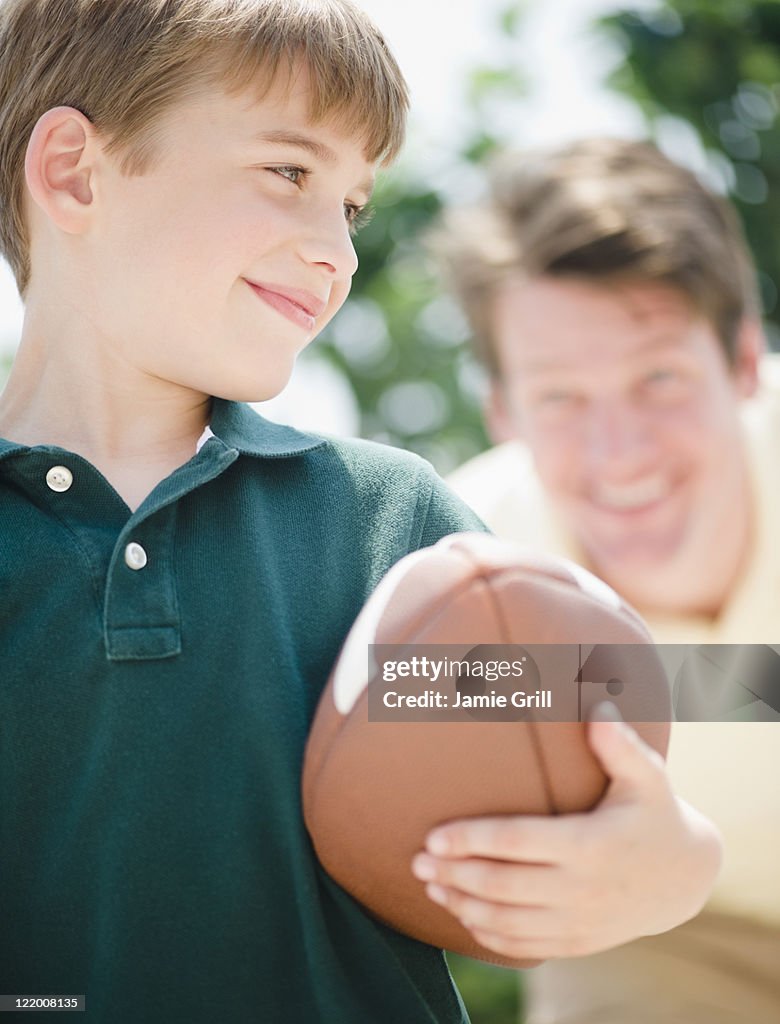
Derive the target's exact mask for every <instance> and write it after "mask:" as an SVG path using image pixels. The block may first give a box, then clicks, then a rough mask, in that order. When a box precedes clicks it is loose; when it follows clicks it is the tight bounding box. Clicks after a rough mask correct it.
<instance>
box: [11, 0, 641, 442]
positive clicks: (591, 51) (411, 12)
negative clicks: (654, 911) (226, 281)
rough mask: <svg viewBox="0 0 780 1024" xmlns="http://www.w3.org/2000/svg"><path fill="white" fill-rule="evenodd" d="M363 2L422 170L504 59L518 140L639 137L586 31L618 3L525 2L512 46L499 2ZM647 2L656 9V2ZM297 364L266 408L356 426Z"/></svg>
mask: <svg viewBox="0 0 780 1024" xmlns="http://www.w3.org/2000/svg"><path fill="white" fill-rule="evenodd" d="M358 2H359V3H360V4H361V6H362V7H363V8H364V9H365V10H366V11H368V13H369V14H370V15H371V16H372V17H373V19H374V20H375V21H376V23H377V24H378V25H379V27H380V28H381V29H382V31H383V33H384V35H385V36H386V38H387V40H388V42H389V43H390V46H391V47H392V49H393V51H394V53H395V55H396V57H397V59H398V61H399V64H400V65H401V68H402V69H403V71H404V73H405V75H406V77H407V80H408V81H409V84H410V87H411V91H412V108H413V114H412V119H411V126H410V136H409V145H408V147H407V154H406V160H407V161H410V162H411V161H414V163H415V165H418V164H419V167H420V168H421V170H422V172H423V173H424V172H425V169H426V168H427V167H428V166H430V167H439V168H440V167H441V166H442V165H443V164H445V165H446V158H447V155H448V153H449V151H450V150H451V148H453V146H454V142H453V140H454V139H456V138H457V137H458V134H459V133H458V125H459V124H460V123H461V120H462V116H463V114H462V97H461V92H460V90H461V88H462V83H463V80H464V74H465V72H466V71H468V70H469V69H471V68H474V67H476V66H483V65H490V64H491V62H493V63H495V62H496V61H505V60H506V59H507V58H509V59H512V60H517V61H518V64H519V66H520V67H521V68H522V70H523V71H524V73H525V74H526V75H527V76H528V78H529V79H530V83H531V94H530V97H529V100H528V101H527V102H524V103H523V108H522V109H523V115H522V122H521V123H520V122H518V123H517V124H516V125H515V124H509V125H504V126H503V128H504V130H505V131H508V133H509V134H510V137H512V139H513V141H516V142H517V143H518V144H523V145H528V144H535V143H549V142H557V141H564V140H566V139H570V138H573V137H575V136H578V135H586V134H592V133H595V132H605V133H614V134H621V135H637V134H640V133H641V130H642V125H641V121H640V119H639V117H638V115H637V113H636V111H635V110H634V109H633V108H632V107H631V105H630V104H628V103H627V102H626V101H625V100H621V99H619V98H617V97H615V96H614V95H612V94H610V93H608V92H607V91H606V90H605V89H603V88H602V87H600V85H599V83H600V82H601V81H602V80H603V78H604V76H605V74H606V73H607V71H608V70H609V68H610V67H611V66H613V64H614V63H615V62H616V59H617V55H616V53H615V51H614V49H613V48H612V47H611V46H609V45H607V44H605V43H604V42H603V41H599V42H596V41H594V40H593V38H592V37H590V36H589V35H588V33H587V32H586V31H585V27H586V25H587V23H588V21H589V19H590V18H591V17H593V16H594V15H595V14H598V13H601V12H604V11H608V10H611V9H614V8H615V7H617V6H620V4H619V3H618V2H617V0H535V2H534V0H529V4H528V6H529V11H530V13H529V15H528V16H527V18H526V22H525V24H526V31H525V34H524V36H523V37H522V39H521V40H520V41H519V42H517V41H516V42H514V43H512V44H506V43H505V42H503V41H502V38H501V36H500V34H499V31H498V29H497V27H496V26H497V22H498V12H499V11H501V10H503V9H504V8H505V7H506V6H507V4H506V3H505V2H503V0H358ZM636 2H637V0H634V4H635V5H636ZM640 2H641V0H640ZM644 2H645V5H646V6H654V2H653V0H644ZM507 45H509V48H508V49H507ZM431 173H433V171H431ZM21 324H22V306H21V302H20V301H19V298H18V295H17V293H16V287H15V285H14V282H13V278H12V276H11V273H10V271H9V269H8V267H7V265H6V264H5V263H4V262H3V261H2V260H0V352H3V351H5V352H8V351H13V349H14V347H15V345H16V339H17V338H18V336H19V333H20V331H21ZM315 344H316V342H315ZM299 369H301V370H302V372H299V373H296V375H295V377H294V378H293V381H292V383H291V385H290V386H289V387H288V389H287V392H285V394H284V395H282V396H280V398H279V399H276V400H274V403H272V404H270V405H267V406H266V410H265V411H266V412H267V414H268V415H273V416H274V417H278V418H280V419H287V420H288V421H293V420H294V421H295V422H296V423H298V424H299V425H301V426H303V427H309V428H310V429H314V428H315V427H316V428H317V429H320V430H323V431H334V432H354V430H356V422H357V421H356V417H355V413H354V403H353V402H352V401H351V395H350V393H349V390H348V389H345V388H344V386H343V384H341V385H340V384H339V382H338V381H333V379H332V371H329V370H328V369H327V368H326V367H318V366H315V365H314V364H313V363H312V362H309V364H308V365H304V366H302V367H301V368H299Z"/></svg>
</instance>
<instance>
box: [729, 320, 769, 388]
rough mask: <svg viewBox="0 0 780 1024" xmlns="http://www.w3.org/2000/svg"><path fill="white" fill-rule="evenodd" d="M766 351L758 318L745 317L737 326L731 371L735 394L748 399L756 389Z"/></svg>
mask: <svg viewBox="0 0 780 1024" xmlns="http://www.w3.org/2000/svg"><path fill="white" fill-rule="evenodd" d="M765 351H766V339H765V337H764V330H763V328H762V326H761V321H760V320H759V319H758V317H745V318H744V319H743V320H742V322H741V324H740V325H739V330H738V332H737V339H736V346H735V349H734V369H733V371H732V373H733V376H734V382H735V385H736V388H737V394H738V395H739V396H740V398H750V396H751V395H754V394H755V392H756V389H757V387H758V368H759V363H760V362H761V357H762V356H763V355H764V352H765Z"/></svg>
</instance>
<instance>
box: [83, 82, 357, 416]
mask: <svg viewBox="0 0 780 1024" xmlns="http://www.w3.org/2000/svg"><path fill="white" fill-rule="evenodd" d="M162 138H163V139H164V140H165V141H164V153H163V156H162V158H161V159H160V161H159V162H158V164H157V165H156V166H155V167H154V168H153V169H152V170H150V171H149V172H147V173H145V174H143V175H141V176H138V177H123V176H122V175H121V174H120V173H119V170H118V160H117V159H114V158H109V157H108V156H106V155H105V154H101V158H100V161H99V166H98V173H97V176H96V177H95V179H94V181H95V188H94V189H93V194H94V196H95V199H96V202H97V205H96V208H95V216H94V220H93V222H92V224H91V230H90V231H89V232H87V233H86V235H85V237H84V244H85V245H86V246H88V247H90V248H89V253H88V256H89V259H88V262H87V263H86V266H87V267H88V277H89V279H88V280H85V281H83V282H80V292H81V296H83V298H84V301H85V308H84V309H83V313H84V314H86V316H87V317H88V320H89V323H90V328H91V329H95V330H96V331H97V332H98V334H99V335H100V337H101V338H102V343H103V344H107V345H108V346H109V347H110V348H111V349H112V351H113V354H114V355H116V356H117V357H118V358H119V361H120V363H121V362H124V361H126V363H127V364H128V365H129V366H130V367H132V368H133V369H138V370H140V371H141V372H143V373H145V374H149V375H151V376H153V377H156V378H159V379H162V380H165V381H170V382H173V383H175V384H177V385H180V386H183V387H185V388H189V389H192V390H194V391H196V392H201V393H204V394H214V395H218V396H220V397H224V398H232V399H240V400H251V401H259V400H262V399H266V398H270V397H272V396H273V395H275V394H277V393H278V392H279V391H280V390H281V389H282V388H283V387H284V385H285V384H286V382H287V380H288V378H289V376H290V373H291V372H292V367H293V363H294V360H295V357H296V356H297V355H298V353H299V352H300V351H301V350H302V349H303V348H304V347H305V346H306V345H307V344H308V343H309V342H310V341H311V340H312V338H314V336H315V335H316V334H317V333H319V331H321V330H322V328H323V327H324V326H325V324H326V323H327V322H328V321H329V320H330V319H331V317H332V316H333V315H334V314H335V313H336V311H337V310H338V309H339V307H340V306H341V305H342V303H343V302H344V300H345V299H346V297H347V294H348V292H349V288H350V283H351V278H352V275H353V274H354V272H355V270H356V268H357V259H356V256H355V251H354V248H353V245H352V240H351V236H350V224H349V220H350V219H351V218H352V216H353V215H354V212H355V209H356V208H359V207H361V206H363V205H364V204H365V203H366V202H367V201H368V198H369V193H370V190H371V187H372V182H373V176H374V169H375V168H374V165H373V164H371V163H370V162H368V161H367V159H366V157H365V155H364V153H363V150H362V146H361V144H360V142H359V140H356V139H353V138H347V137H345V136H343V135H342V134H341V133H340V132H339V131H338V129H337V128H335V127H333V126H331V125H322V124H317V125H313V124H311V123H310V121H309V119H308V117H307V86H306V75H305V73H304V74H301V75H299V76H298V78H297V80H296V81H295V83H294V84H293V86H292V87H291V89H290V90H289V92H286V91H285V90H283V89H282V88H281V86H279V85H275V86H274V87H273V88H272V90H271V91H270V92H269V94H268V95H267V96H266V97H265V98H264V100H263V101H262V102H260V103H258V102H257V101H255V100H254V99H253V97H251V96H250V95H249V94H247V95H242V96H239V97H230V96H228V95H226V94H224V93H222V92H214V93H212V94H210V95H204V96H201V97H199V98H197V99H190V100H187V101H186V102H182V103H181V104H179V105H178V106H176V107H175V108H174V109H172V110H171V111H170V113H169V115H168V117H167V118H166V122H165V126H164V131H163V132H162ZM79 298H80V297H79ZM79 311H80V312H82V311H81V310H79Z"/></svg>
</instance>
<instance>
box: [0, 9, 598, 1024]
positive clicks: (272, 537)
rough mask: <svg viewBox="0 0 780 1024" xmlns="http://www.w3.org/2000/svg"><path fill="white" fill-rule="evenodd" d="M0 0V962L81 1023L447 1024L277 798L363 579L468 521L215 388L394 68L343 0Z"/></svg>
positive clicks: (459, 1012) (346, 165) (331, 284)
mask: <svg viewBox="0 0 780 1024" xmlns="http://www.w3.org/2000/svg"><path fill="white" fill-rule="evenodd" d="M0 14H1V18H2V20H1V21H0V123H1V124H2V138H0V168H2V171H1V172H0V173H1V174H2V186H1V187H2V193H1V194H2V202H3V214H4V215H3V217H2V221H1V224H2V227H1V228H0V230H2V235H1V236H0V238H2V245H3V251H4V253H5V255H6V256H7V258H8V259H9V261H10V263H11V266H12V268H13V270H14V272H15V274H16V277H17V281H18V284H19V288H20V291H21V293H22V295H23V297H24V298H25V302H26V318H25V324H24V331H23V337H22V343H21V347H20V350H19V355H18V358H17V361H16V364H15V366H14V368H13V371H12V374H11V377H10V379H9V382H8V386H7V388H6V391H5V393H4V394H3V396H2V401H1V402H0V437H3V438H4V440H3V441H2V443H1V445H2V446H1V447H0V488H2V492H1V494H2V500H1V502H0V517H2V518H0V536H2V540H3V543H2V549H1V551H0V581H2V591H3V609H2V618H1V619H0V651H1V652H2V658H3V661H2V672H3V679H2V690H1V693H2V701H3V708H2V719H1V720H2V722H3V744H2V752H1V753H0V757H2V761H1V762H0V771H2V779H3V813H2V820H1V822H0V830H1V831H0V849H1V850H2V857H3V872H2V886H3V922H4V925H3V928H4V936H3V941H4V945H5V949H4V956H3V960H2V969H1V970H2V981H3V984H2V989H3V991H4V992H5V993H16V994H20V995H21V994H29V995H44V994H52V993H55V994H60V995H63V996H64V995H73V994H85V995H86V1003H87V1013H88V1015H90V1018H91V1019H93V1020H95V1021H110V1022H112V1024H122V1022H128V1024H129V1022H131V1021H132V1022H138V1021H144V1022H152V1024H154V1022H158V1021H159V1022H166V1024H171V1022H177V1021H181V1022H185V1021H186V1022H187V1024H193V1022H198V1021H203V1022H204V1024H205V1022H207V1021H208V1022H214V1021H218V1020H226V1021H236V1022H241V1024H249V1022H251V1021H258V1022H259V1021H273V1022H280V1024H281V1022H284V1024H288V1022H290V1024H298V1022H300V1024H304V1022H306V1024H310V1022H314V1021H327V1022H334V1024H335V1022H338V1024H353V1022H354V1024H358V1022H359V1024H366V1022H368V1021H371V1022H372V1024H385V1022H386V1024H399V1022H404V1024H415V1022H418V1021H419V1022H421V1024H422V1022H431V1021H440V1022H445V1021H446V1022H456V1021H463V1020H465V1011H464V1009H463V1006H462V1004H461V1002H460V1000H459V998H458V996H457V993H456V992H455V991H454V989H453V987H452V984H451V981H450V978H449V975H448V972H447V969H446V964H445V962H444V959H443V955H442V953H441V951H439V950H435V949H433V948H430V947H427V946H424V945H421V944H419V943H416V942H412V941H410V940H408V939H406V938H404V937H402V936H400V935H398V934H397V933H395V932H393V931H391V930H389V929H387V928H385V927H383V926H382V925H381V924H379V923H377V922H375V921H373V920H372V919H370V918H369V917H368V916H367V915H366V914H364V913H363V911H362V910H361V909H360V908H359V907H357V906H356V904H355V903H354V902H353V901H352V900H351V899H350V898H349V897H347V896H346V894H345V893H344V892H343V891H341V890H340V889H339V888H338V887H337V886H336V885H335V884H333V883H332V882H331V881H330V880H329V879H328V878H327V876H325V875H324V873H323V872H322V870H321V869H320V868H319V866H318V864H317V862H316V860H315V858H314V856H313V854H312V850H311V847H310V844H309V842H308V839H307V837H306V834H305V831H304V828H303V824H302V821H301V814H300V801H299V793H298V790H299V781H300V764H301V758H302V753H303V748H304V743H305V739H306V733H307V729H308V725H309V723H310V720H311V716H312V714H313V711H314V708H315V706H316V701H317V698H318V695H319V693H320V691H321V689H322V686H323V685H324V682H325V679H326V677H327V674H328V671H329V668H330V666H331V664H332V662H333V660H334V658H335V656H336V654H337V651H338V648H339V645H340V643H341V640H342V639H343V637H344V635H345V634H346V632H347V630H348V628H349V626H350V624H351V622H352V621H353V619H354V618H355V616H356V615H357V612H358V611H359V609H360V607H361V605H362V603H363V601H364V600H365V598H366V597H367V595H368V594H369V593H370V591H371V590H372V588H373V587H374V586H375V584H376V583H377V581H378V580H379V579H380V578H381V576H382V575H383V574H384V572H385V571H386V570H387V569H388V568H389V567H390V565H392V564H393V563H394V562H395V561H396V560H397V559H399V558H400V557H401V556H402V555H404V554H405V553H407V552H408V551H411V550H414V549H416V548H419V547H422V546H424V545H428V544H431V543H433V542H435V541H436V540H437V539H438V538H439V537H441V536H443V535H445V534H447V533H450V532H453V531H456V530H461V529H479V528H481V527H480V524H479V521H478V520H477V519H476V518H475V517H474V516H473V515H472V514H471V513H470V512H469V511H468V509H466V508H465V506H463V505H462V504H461V503H460V502H459V501H457V500H456V499H455V498H453V497H452V496H451V495H450V494H449V492H447V491H446V489H445V488H444V487H443V486H442V485H441V483H440V482H439V481H438V479H437V478H436V477H435V475H434V474H433V473H432V472H431V471H430V469H429V468H428V467H427V466H426V465H425V464H423V463H421V462H420V461H419V460H418V459H416V458H414V457H412V456H409V455H406V454H404V453H399V452H392V451H389V450H386V449H383V448H379V447H378V446H373V445H368V444H362V443H360V442H352V443H342V442H331V441H326V440H324V439H322V438H318V437H314V436H310V435H305V434H301V433H298V432H296V431H293V430H290V429H288V428H285V427H279V426H275V425H272V424H269V423H266V422H264V421H263V420H261V419H260V418H259V417H257V416H255V415H254V414H253V413H252V412H251V411H250V410H248V409H247V408H246V407H245V406H243V405H241V404H240V402H241V401H243V400H246V399H252V400H260V399H263V398H267V397H270V396H271V395H273V394H275V393H277V392H278V391H279V389H280V388H281V387H282V386H283V385H284V383H285V382H286V380H287V378H288V376H289V374H290V371H291V368H292V365H293V361H294V359H295V356H296V355H297V353H298V352H299V351H300V350H301V348H303V346H304V345H306V344H307V343H308V342H309V341H310V340H311V339H312V338H313V337H314V335H315V334H316V333H317V332H318V331H319V330H320V329H321V328H322V327H323V326H324V325H325V324H326V323H327V321H328V320H329V319H330V318H331V316H332V315H333V314H334V313H335V312H336V310H337V309H338V307H339V306H340V305H341V303H342V302H343V301H344V299H345V297H346V294H347V292H348V290H349V282H350V278H351V276H352V274H353V273H354V270H355V267H356V260H355V254H354V250H353V248H352V243H351V240H350V227H351V226H352V225H353V224H354V223H355V221H356V219H357V217H358V215H359V211H360V209H361V208H362V207H363V206H364V205H365V203H366V202H367V200H368V196H369V193H370V191H371V184H372V179H373V175H374V171H375V168H376V165H377V164H381V163H383V162H386V161H387V160H389V159H390V158H391V157H392V156H393V155H394V153H395V152H396V151H397V149H398V146H399V145H400V141H401V137H402V134H403V122H404V116H405V110H406V90H405V86H404V83H403V80H402V78H401V76H400V73H399V71H398V69H397V67H396V65H395V63H394V61H393V60H392V58H391V57H390V56H389V54H388V52H387V50H386V48H385V46H384V43H383V41H382V39H381V37H380V36H379V35H378V33H377V32H376V30H375V29H374V28H373V27H372V26H371V25H370V23H369V22H368V21H367V20H366V19H365V17H364V16H363V15H362V14H361V13H360V12H359V11H357V10H356V9H355V8H353V7H352V6H350V5H349V4H348V3H347V2H344V0H318V2H317V3H312V2H311V0H262V2H260V0H167V2H161V0H132V2H131V0H97V2H96V0H6V3H5V4H4V5H3V6H2V7H0ZM604 731H605V732H609V729H606V730H604ZM616 742H617V741H616ZM34 1017H35V1015H33V1018H34Z"/></svg>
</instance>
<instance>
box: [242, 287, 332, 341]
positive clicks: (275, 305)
mask: <svg viewBox="0 0 780 1024" xmlns="http://www.w3.org/2000/svg"><path fill="white" fill-rule="evenodd" d="M244 280H245V281H246V283H247V284H248V285H249V287H250V288H251V289H252V291H253V292H254V293H255V295H257V296H259V297H260V298H261V299H262V300H263V301H264V302H266V303H267V304H268V305H269V306H271V308H272V309H275V310H276V311H277V313H281V314H282V316H286V317H287V319H288V320H291V321H292V322H293V323H294V324H297V325H298V326H299V327H303V328H304V329H305V330H307V331H313V330H314V328H315V326H316V320H317V317H318V316H321V315H322V314H323V313H324V312H325V309H326V308H327V305H328V303H327V300H325V299H320V298H318V296H316V295H314V293H313V292H308V291H305V290H304V289H303V288H287V287H284V286H283V285H278V284H260V283H258V282H256V281H250V280H249V279H248V278H244Z"/></svg>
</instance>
